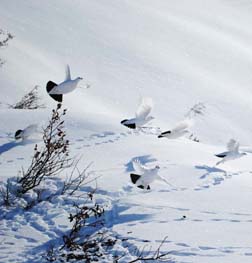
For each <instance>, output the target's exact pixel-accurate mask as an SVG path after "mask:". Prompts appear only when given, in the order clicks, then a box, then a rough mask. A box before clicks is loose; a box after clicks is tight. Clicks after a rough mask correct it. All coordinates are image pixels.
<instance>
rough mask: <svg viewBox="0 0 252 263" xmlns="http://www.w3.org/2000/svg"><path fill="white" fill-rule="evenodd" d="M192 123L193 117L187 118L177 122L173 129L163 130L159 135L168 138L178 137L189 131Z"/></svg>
mask: <svg viewBox="0 0 252 263" xmlns="http://www.w3.org/2000/svg"><path fill="white" fill-rule="evenodd" d="M192 125H193V121H192V120H191V119H186V120H184V121H181V122H179V123H177V124H176V125H175V127H174V128H173V129H171V130H169V131H166V132H162V133H161V134H160V135H158V138H163V137H165V138H168V139H177V138H179V137H182V136H184V135H185V134H187V133H189V131H188V128H190V127H191V126H192Z"/></svg>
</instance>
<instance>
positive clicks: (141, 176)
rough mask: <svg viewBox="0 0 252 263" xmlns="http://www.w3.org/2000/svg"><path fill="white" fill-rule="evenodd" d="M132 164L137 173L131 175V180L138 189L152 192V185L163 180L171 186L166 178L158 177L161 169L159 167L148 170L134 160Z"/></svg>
mask: <svg viewBox="0 0 252 263" xmlns="http://www.w3.org/2000/svg"><path fill="white" fill-rule="evenodd" d="M132 163H133V167H134V170H135V172H136V173H131V174H130V179H131V181H132V183H133V184H135V185H136V186H137V187H138V188H141V189H147V190H150V189H151V188H150V184H151V183H152V182H154V181H155V180H161V181H163V182H165V183H167V184H169V183H168V182H167V181H166V179H165V178H163V177H162V176H160V175H158V171H159V169H160V167H159V166H158V165H156V166H155V167H153V168H148V167H146V166H144V165H142V164H141V163H140V161H139V160H134V161H133V162H132Z"/></svg>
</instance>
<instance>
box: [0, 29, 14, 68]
mask: <svg viewBox="0 0 252 263" xmlns="http://www.w3.org/2000/svg"><path fill="white" fill-rule="evenodd" d="M13 37H14V36H13V35H12V34H11V33H9V32H5V31H3V30H2V29H0V48H3V47H7V46H8V42H9V41H10V40H11V39H12V38H13ZM4 63H5V61H4V60H2V59H1V58H0V67H1V66H2V65H3V64H4Z"/></svg>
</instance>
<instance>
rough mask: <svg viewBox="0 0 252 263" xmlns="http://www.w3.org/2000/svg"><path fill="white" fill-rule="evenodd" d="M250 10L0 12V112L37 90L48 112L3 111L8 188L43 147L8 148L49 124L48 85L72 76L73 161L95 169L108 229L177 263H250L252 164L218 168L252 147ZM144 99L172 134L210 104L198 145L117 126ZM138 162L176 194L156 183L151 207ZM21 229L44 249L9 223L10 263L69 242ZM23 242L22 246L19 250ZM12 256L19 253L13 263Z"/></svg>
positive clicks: (143, 7) (163, 6)
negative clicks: (224, 156)
mask: <svg viewBox="0 0 252 263" xmlns="http://www.w3.org/2000/svg"><path fill="white" fill-rule="evenodd" d="M251 8H252V6H251V5H250V4H249V2H248V1H245V0H240V1H237V0H232V1H227V0H213V1H200V0H193V1H186V0H184V1H179V2H176V1H165V0H156V1H148V0H138V1H126V0H125V1H112V0H109V1H97V0H92V1H88V0H74V1H69V0H55V1H49V0H46V1H43V3H41V2H38V1H32V0H26V1H19V0H12V1H8V0H1V3H0V24H1V27H2V28H3V29H5V30H8V31H10V32H11V33H12V34H13V35H14V36H15V38H14V39H13V40H12V41H11V42H10V44H9V47H8V48H6V49H1V50H0V52H1V53H0V57H3V58H4V59H6V61H7V62H6V64H5V65H4V66H3V67H2V68H1V69H0V84H1V85H0V89H1V102H4V103H12V102H16V101H17V99H18V98H20V97H21V96H22V95H23V94H24V92H25V91H28V90H30V89H31V88H32V87H33V86H35V85H40V86H41V95H42V97H43V99H44V101H45V102H46V104H47V106H48V108H47V109H45V110H39V111H32V112H29V111H14V110H7V109H5V108H2V109H1V111H0V120H1V123H2V124H3V125H2V126H1V127H0V135H1V137H0V143H1V146H0V151H1V154H0V170H1V174H4V175H3V177H4V178H5V179H6V178H8V177H10V176H14V175H16V171H17V170H18V169H19V168H20V167H21V166H24V167H26V166H27V165H28V164H29V161H30V159H29V158H30V156H31V150H32V148H33V145H21V146H20V145H18V146H17V147H16V145H15V147H14V146H13V145H12V144H8V143H9V140H11V138H10V137H9V134H12V133H13V132H14V131H15V130H17V129H18V128H22V127H23V126H25V125H28V124H29V123H31V122H36V121H38V120H39V121H40V122H42V123H43V122H44V123H45V122H46V121H47V119H48V114H49V111H50V109H51V107H53V105H54V102H52V101H51V100H50V98H49V97H48V96H47V94H46V92H45V85H46V83H47V81H48V80H53V81H55V82H60V81H62V80H63V79H64V66H65V64H67V63H68V64H70V66H71V70H72V76H73V77H75V76H82V77H84V79H85V80H84V81H83V82H82V84H81V86H82V88H80V89H78V90H76V91H74V92H73V93H71V94H68V95H67V96H66V97H65V101H64V106H65V107H67V108H69V113H68V115H67V121H66V125H67V129H68V134H69V137H70V140H71V143H72V152H73V154H78V155H79V154H83V155H84V161H85V162H86V163H88V162H89V161H93V162H94V164H93V167H92V169H93V170H94V172H95V173H96V174H99V175H102V177H101V178H100V179H99V182H98V186H99V190H101V191H100V192H98V195H99V196H100V198H101V199H104V200H107V201H108V202H109V203H110V205H111V215H110V217H109V216H108V218H109V219H108V222H107V223H108V225H109V226H110V227H111V229H112V230H114V231H116V232H118V233H119V234H121V235H122V236H125V235H126V236H127V235H128V234H127V233H128V232H129V231H130V232H132V233H131V234H130V236H131V238H132V242H133V243H138V242H140V241H141V240H145V239H146V240H149V241H151V242H152V243H154V244H155V245H156V244H159V241H160V240H162V238H163V237H164V236H166V235H168V237H169V239H168V241H169V242H167V247H166V249H167V250H172V253H171V255H172V256H173V257H175V258H176V260H177V261H178V262H202V261H204V262H217V261H218V262H250V261H251V255H252V247H251V246H250V245H249V244H250V243H251V241H252V240H251V233H250V232H251V231H250V224H251V220H252V214H251V209H250V200H251V189H250V185H251V178H250V176H251V174H250V171H251V168H252V167H251V156H249V155H248V156H246V157H244V158H242V159H239V160H236V161H233V162H230V163H227V164H225V165H223V166H221V167H219V168H218V167H215V163H216V162H217V158H215V157H214V156H213V155H214V153H216V152H219V151H224V150H225V148H224V147H225V143H226V141H227V140H228V139H229V138H231V137H234V138H237V139H238V140H240V142H241V144H242V145H248V146H249V144H250V142H251V139H250V138H251V132H252V127H251V123H250V119H251V116H250V115H251V110H252V106H251V105H252V104H251V102H252V94H251V87H250V86H251V83H252V77H251V69H252V51H251V48H250V47H251V44H252V34H251V27H250V25H251V23H252V18H251ZM87 83H89V84H91V88H90V89H85V85H86V84H87ZM141 96H150V97H152V98H153V101H154V103H155V107H154V110H153V115H154V116H155V117H156V119H155V120H154V121H153V123H152V125H153V126H158V127H161V129H162V130H166V129H169V128H170V127H171V126H172V125H173V124H174V123H175V122H177V121H180V120H181V119H182V118H184V115H185V113H186V112H188V110H189V109H190V107H192V106H193V105H194V104H195V103H197V102H202V103H203V104H204V105H205V106H206V110H205V112H204V115H203V116H202V117H200V118H198V119H197V120H196V122H195V126H194V127H193V133H194V134H195V135H196V136H197V137H198V138H199V139H200V143H195V142H192V141H190V140H188V139H181V140H175V141H168V140H166V139H164V140H158V139H157V138H156V135H153V134H140V135H137V134H134V133H130V132H128V130H127V129H126V128H124V127H122V126H121V125H120V120H122V119H124V118H125V117H130V116H133V115H134V112H135V110H136V105H137V104H138V101H139V98H140V97H141ZM12 146H13V147H12ZM104 153H109V154H106V155H105V154H104ZM136 157H138V158H139V159H141V160H142V161H143V162H145V163H146V162H147V163H148V162H150V163H152V164H153V165H154V163H155V164H156V163H159V165H160V166H161V170H160V173H161V175H162V176H164V177H166V179H167V180H169V181H170V182H171V183H172V184H173V185H174V187H168V186H166V185H164V184H161V183H155V184H154V185H153V188H152V191H151V192H149V193H146V192H143V191H140V190H139V189H135V188H134V187H132V185H131V184H130V182H129V172H130V171H132V164H131V161H132V159H133V158H136ZM83 165H85V164H83ZM183 215H185V216H186V217H187V219H186V220H182V218H183ZM24 216H26V217H27V215H24ZM37 217H38V220H40V219H41V217H42V216H41V215H37ZM48 218H50V216H46V217H45V220H44V221H45V222H43V225H45V228H47V227H48V226H47V227H46V225H47V224H50V222H47V221H48V220H47V219H48ZM14 219H15V220H17V221H18V222H19V223H20V224H21V225H22V229H21V230H20V232H21V231H24V232H25V231H31V229H33V231H34V233H36V234H34V235H35V237H34V238H35V240H36V242H35V241H34V242H33V241H32V242H30V241H29V239H27V236H26V234H24V233H23V232H22V234H21V233H19V234H18V235H16V233H15V231H16V230H18V227H15V225H12V223H10V221H8V220H6V221H4V227H3V228H2V229H1V230H2V231H4V232H3V233H4V234H3V235H4V236H7V237H8V239H9V238H10V239H11V242H9V241H8V240H7V241H6V242H7V245H9V246H10V248H9V247H8V246H6V244H5V246H4V245H3V248H2V251H4V252H3V254H2V258H3V260H5V262H6V258H7V259H10V260H11V259H12V260H14V261H15V260H16V261H18V260H20V259H21V258H22V257H24V256H28V255H29V249H30V247H33V248H35V251H37V250H36V248H37V247H38V246H39V245H41V244H42V245H43V244H44V242H46V241H48V240H49V238H51V237H53V238H60V233H62V232H61V231H63V230H62V229H60V231H58V232H57V227H55V229H54V227H52V224H51V226H50V227H49V228H50V229H49V230H50V231H49V235H48V231H46V230H45V229H43V228H40V227H39V226H38V224H33V223H32V224H30V223H29V229H28V228H26V224H22V222H24V219H23V218H22V216H20V218H19V217H18V218H14ZM25 219H26V218H25ZM15 220H13V221H15ZM41 220H42V219H41ZM55 220H56V219H55ZM34 221H35V222H36V216H35V217H34V218H33V219H32V222H34ZM49 221H50V220H49ZM56 221H57V220H56ZM8 224H10V225H12V227H10V228H8ZM55 224H56V225H57V223H55ZM63 225H64V224H63ZM57 226H58V225H57ZM30 228H31V229H30ZM27 229H28V230H27ZM153 229H155V231H150V230H153ZM52 232H54V233H55V234H52ZM20 236H21V237H23V239H25V240H26V241H25V242H23V243H22V242H19V240H20ZM21 239H22V238H21ZM3 242H5V241H3ZM27 242H28V244H27ZM10 243H11V244H13V246H14V247H15V245H16V244H18V245H19V246H20V251H21V252H20V251H17V252H16V253H15V254H14V255H13V254H10V253H9V251H10V250H13V249H12V248H11V245H10ZM30 243H32V244H30ZM140 244H142V243H141V242H140ZM22 246H23V247H22ZM216 258H217V259H216Z"/></svg>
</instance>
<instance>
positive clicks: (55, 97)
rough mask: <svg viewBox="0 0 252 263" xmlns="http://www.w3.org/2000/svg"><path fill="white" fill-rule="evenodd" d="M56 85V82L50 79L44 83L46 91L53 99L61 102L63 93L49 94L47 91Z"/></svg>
mask: <svg viewBox="0 0 252 263" xmlns="http://www.w3.org/2000/svg"><path fill="white" fill-rule="evenodd" d="M56 86H58V85H57V84H56V83H54V82H52V81H48V82H47V84H46V91H47V93H48V95H49V96H50V97H51V98H53V99H54V100H56V101H57V102H60V103H61V102H62V101H63V95H62V94H50V93H49V92H50V91H51V90H52V89H53V88H54V87H56Z"/></svg>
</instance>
